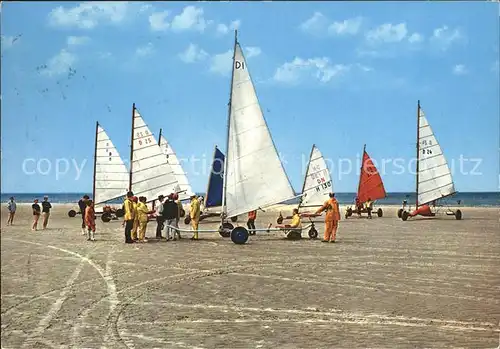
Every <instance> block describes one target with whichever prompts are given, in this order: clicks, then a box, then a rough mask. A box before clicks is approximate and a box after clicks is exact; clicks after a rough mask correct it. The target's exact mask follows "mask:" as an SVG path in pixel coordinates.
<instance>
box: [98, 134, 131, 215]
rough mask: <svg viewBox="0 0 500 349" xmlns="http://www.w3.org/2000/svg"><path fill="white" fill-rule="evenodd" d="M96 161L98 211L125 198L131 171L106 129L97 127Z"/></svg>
mask: <svg viewBox="0 0 500 349" xmlns="http://www.w3.org/2000/svg"><path fill="white" fill-rule="evenodd" d="M96 137H97V139H96V158H95V159H94V161H95V174H94V176H95V184H94V185H95V192H94V198H93V199H94V202H95V205H96V209H97V208H98V207H101V206H102V204H103V203H105V202H107V201H110V200H113V199H116V198H119V197H121V196H125V194H127V191H128V184H129V171H128V169H127V167H126V166H125V164H124V163H123V160H122V158H121V157H120V154H118V151H117V150H116V148H115V146H114V145H113V142H111V140H110V139H109V137H108V135H107V134H106V132H105V131H104V129H103V128H102V127H101V126H100V125H97V135H96Z"/></svg>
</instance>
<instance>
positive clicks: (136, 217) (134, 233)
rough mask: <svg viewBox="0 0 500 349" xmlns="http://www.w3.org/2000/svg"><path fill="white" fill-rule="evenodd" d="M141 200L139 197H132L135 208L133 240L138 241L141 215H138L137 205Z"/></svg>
mask: <svg viewBox="0 0 500 349" xmlns="http://www.w3.org/2000/svg"><path fill="white" fill-rule="evenodd" d="M138 202H139V200H138V198H137V196H133V197H132V205H133V206H134V211H135V215H134V225H133V226H132V240H134V241H137V229H139V215H138V214H137V204H138Z"/></svg>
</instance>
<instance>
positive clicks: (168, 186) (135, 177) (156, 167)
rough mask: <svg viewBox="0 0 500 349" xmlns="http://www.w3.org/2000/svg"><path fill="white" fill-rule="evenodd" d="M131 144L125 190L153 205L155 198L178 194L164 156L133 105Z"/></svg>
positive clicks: (173, 177) (173, 175)
mask: <svg viewBox="0 0 500 349" xmlns="http://www.w3.org/2000/svg"><path fill="white" fill-rule="evenodd" d="M131 144H132V146H131V152H130V177H129V183H130V184H129V185H130V187H129V190H131V191H132V192H133V193H134V195H135V196H136V197H139V196H145V197H146V200H147V202H154V201H155V200H156V199H157V198H158V196H159V195H164V196H166V195H169V194H170V193H177V192H180V191H181V189H180V186H179V183H178V182H177V179H176V177H175V174H174V171H173V169H172V167H171V166H170V164H169V163H168V160H167V157H166V156H165V154H164V153H163V150H162V149H161V148H160V146H159V145H158V141H157V140H156V138H155V136H154V135H153V134H152V133H151V131H150V129H149V127H148V125H147V124H146V123H145V122H144V119H143V118H142V116H141V114H140V113H139V111H138V110H137V108H136V107H135V103H134V104H133V106H132V135H131Z"/></svg>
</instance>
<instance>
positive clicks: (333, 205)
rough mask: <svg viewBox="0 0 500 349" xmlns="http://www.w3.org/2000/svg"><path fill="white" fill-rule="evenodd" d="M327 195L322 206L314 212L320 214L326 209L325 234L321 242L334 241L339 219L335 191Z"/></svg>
mask: <svg viewBox="0 0 500 349" xmlns="http://www.w3.org/2000/svg"><path fill="white" fill-rule="evenodd" d="M329 196H330V199H328V201H325V203H324V204H323V206H321V207H320V208H319V209H318V210H317V211H316V213H315V215H320V214H321V213H322V212H323V211H326V215H325V235H324V237H323V242H335V238H336V236H337V229H338V226H339V221H340V209H339V203H338V201H337V199H335V193H330V195H329Z"/></svg>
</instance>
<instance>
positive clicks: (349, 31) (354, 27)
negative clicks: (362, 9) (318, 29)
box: [328, 17, 363, 35]
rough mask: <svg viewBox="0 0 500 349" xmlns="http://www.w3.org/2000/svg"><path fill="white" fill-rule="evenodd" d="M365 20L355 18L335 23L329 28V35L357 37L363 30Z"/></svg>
mask: <svg viewBox="0 0 500 349" xmlns="http://www.w3.org/2000/svg"><path fill="white" fill-rule="evenodd" d="M362 24H363V18H361V17H355V18H351V19H346V20H343V21H342V22H333V23H332V24H330V25H329V26H328V33H329V34H332V35H356V34H357V33H358V32H359V30H360V29H361V25H362Z"/></svg>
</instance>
